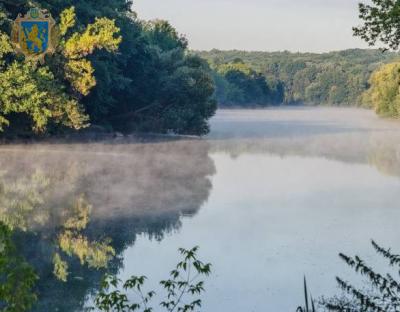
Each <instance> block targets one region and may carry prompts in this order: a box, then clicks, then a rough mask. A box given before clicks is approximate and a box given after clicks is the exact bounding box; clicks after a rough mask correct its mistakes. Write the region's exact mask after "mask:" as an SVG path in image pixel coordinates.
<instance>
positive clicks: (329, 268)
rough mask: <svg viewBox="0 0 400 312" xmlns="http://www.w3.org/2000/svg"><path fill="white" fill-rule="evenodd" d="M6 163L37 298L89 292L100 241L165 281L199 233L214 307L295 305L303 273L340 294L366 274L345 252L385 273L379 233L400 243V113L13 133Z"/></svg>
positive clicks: (7, 201) (43, 305) (302, 114)
mask: <svg viewBox="0 0 400 312" xmlns="http://www.w3.org/2000/svg"><path fill="white" fill-rule="evenodd" d="M0 163H1V167H2V173H1V187H0V190H1V193H2V194H1V195H2V196H0V204H1V205H0V207H1V208H0V217H1V219H2V221H3V222H5V223H7V224H11V225H12V226H13V227H14V228H15V230H16V232H17V246H18V248H20V250H21V251H22V253H23V254H24V257H25V259H26V260H27V261H28V262H30V263H31V264H32V265H33V266H34V267H35V268H36V270H37V271H38V275H39V277H40V280H39V281H38V292H39V303H38V305H37V307H36V310H35V311H50V310H51V311H68V312H69V311H81V310H82V308H83V306H89V305H91V302H92V298H93V293H95V292H96V290H97V289H98V285H99V281H100V278H101V276H102V274H103V273H104V272H105V270H104V269H102V266H101V264H102V263H101V261H98V259H96V258H95V257H94V256H93V255H92V254H94V252H92V254H91V249H94V248H99V246H100V249H101V252H102V253H103V255H106V256H107V257H109V260H110V261H109V263H108V270H109V272H112V273H113V274H115V275H117V276H118V277H119V278H121V279H123V280H124V279H127V278H128V277H129V276H131V275H146V276H147V277H148V282H147V287H148V288H149V289H153V288H154V289H156V291H157V293H160V294H162V290H161V289H159V286H158V285H157V282H158V281H159V280H162V279H165V278H167V277H168V273H169V271H170V270H171V269H172V268H173V266H174V265H175V264H176V263H177V261H178V260H179V255H178V252H177V249H178V248H179V247H185V248H190V247H193V246H197V245H198V246H200V251H199V257H200V258H201V259H202V260H204V261H206V262H211V263H212V265H213V266H212V274H211V276H210V277H209V278H206V284H205V288H206V293H205V294H204V295H203V297H202V299H203V308H202V311H205V312H215V311H229V312H244V311H249V312H250V311H257V312H258V311H288V312H291V311H293V312H294V311H295V310H296V308H297V306H298V305H300V304H302V303H303V301H304V299H303V276H304V275H305V276H306V277H307V281H308V285H309V288H310V291H311V292H312V294H313V297H315V298H319V297H320V296H322V295H324V296H331V295H334V294H339V293H340V292H339V290H338V289H337V287H336V282H335V277H336V276H342V277H344V278H345V279H349V280H351V281H354V282H355V283H356V284H357V283H358V280H359V279H358V278H357V276H356V275H354V274H352V272H351V271H350V270H349V269H348V268H346V266H345V264H344V263H343V262H342V261H341V260H340V259H339V257H338V253H339V252H344V253H346V254H349V255H354V254H358V255H360V256H362V257H363V258H364V259H365V260H367V261H369V263H370V264H371V265H374V266H375V267H376V268H377V269H378V270H382V271H383V272H385V269H386V263H385V262H384V261H382V260H381V259H380V258H379V256H377V255H376V254H375V253H374V250H373V249H372V247H371V243H370V241H371V239H374V240H376V241H377V242H379V243H380V244H381V245H383V246H385V247H392V248H393V249H394V250H396V248H397V251H399V252H400V247H399V246H400V244H399V243H400V236H399V226H398V223H399V220H400V206H399V203H400V201H399V194H400V193H399V192H400V123H398V122H396V121H391V120H384V119H380V118H378V117H376V116H375V115H374V113H373V112H371V111H368V110H361V109H352V108H302V107H298V108H279V109H265V110H220V111H218V113H217V115H216V116H215V117H214V118H213V119H212V121H211V133H210V134H209V135H208V136H207V137H206V138H203V139H198V138H179V139H175V138H173V137H171V138H167V139H165V138H153V139H152V140H151V141H150V142H138V141H137V140H136V139H129V138H125V139H117V140H113V141H110V142H97V143H87V144H82V143H81V144H76V143H74V144H66V143H52V144H45V143H42V144H31V145H7V146H3V147H0ZM86 208H87V209H86ZM83 219H85V220H86V221H85V222H84V226H83V227H79V226H75V227H74V226H71V222H70V221H71V220H75V221H76V220H83ZM68 220H69V221H68ZM61 238H66V239H68V241H69V242H73V243H70V245H69V247H70V249H69V252H68V248H66V247H65V244H64V245H62V242H61V241H62V239H61ZM78 238H79V239H78ZM78 240H80V241H85V242H86V245H85V246H86V248H88V249H89V251H87V250H86V253H85V252H83V253H82V250H81V251H79V248H75V249H74V247H71V246H72V245H73V244H76V242H77V241H78ZM88 246H89V247H88ZM107 247H110V248H111V249H107ZM107 250H108V251H107ZM111 250H112V252H111ZM55 254H59V255H60V256H61V258H62V259H63V261H65V263H67V264H68V270H67V271H68V272H69V274H68V277H67V282H61V281H59V280H58V279H57V278H55V277H54V274H53V271H54V268H53V267H54V263H53V262H54V261H53V260H54V255H55ZM79 255H80V257H79ZM96 260H97V262H96ZM50 307H51V308H50ZM154 307H155V309H156V310H155V311H158V310H159V307H158V306H157V304H154Z"/></svg>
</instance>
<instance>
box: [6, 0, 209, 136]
mask: <svg viewBox="0 0 400 312" xmlns="http://www.w3.org/2000/svg"><path fill="white" fill-rule="evenodd" d="M32 7H38V8H40V9H44V10H48V11H49V12H50V13H51V14H52V16H53V17H54V18H55V19H56V22H57V25H58V26H57V33H58V38H57V39H58V41H57V42H56V53H55V54H54V55H51V56H46V62H45V64H44V65H38V64H35V63H33V62H30V61H27V60H25V59H24V57H22V56H19V55H15V53H14V51H13V47H12V45H11V41H10V33H11V27H12V22H13V20H14V19H15V18H16V17H17V15H18V14H19V13H21V14H25V13H27V12H28V10H29V9H30V8H32ZM133 10H134V4H133V3H132V2H131V1H130V0H112V1H108V0H101V1H99V0H57V1H53V0H51V1H50V0H38V1H30V0H29V1H28V0H18V1H17V0H2V1H0V125H1V126H2V127H1V129H2V130H3V131H4V132H5V133H18V134H25V133H26V134H28V135H30V134H32V133H50V134H51V133H59V132H60V131H65V129H69V128H73V129H82V128H85V127H88V126H89V125H92V126H97V129H104V130H106V131H107V130H114V131H121V132H131V131H152V132H172V133H179V134H196V135H201V134H205V133H207V132H208V123H207V120H208V119H209V118H210V117H211V116H212V115H213V114H214V112H215V109H216V103H215V101H214V99H213V98H212V95H213V93H214V83H213V79H212V75H211V70H210V68H209V65H208V64H207V62H206V61H204V60H202V59H201V58H199V57H198V56H196V55H192V54H190V53H189V52H188V49H187V47H188V42H187V40H186V39H185V38H184V37H183V36H181V35H179V34H178V33H177V31H176V30H175V29H174V28H173V27H172V26H171V25H170V24H169V23H168V22H166V21H161V20H156V21H151V22H147V21H143V20H140V19H139V18H138V17H137V15H136V14H135V13H134V11H133Z"/></svg>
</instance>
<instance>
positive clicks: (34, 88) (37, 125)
mask: <svg viewBox="0 0 400 312" xmlns="http://www.w3.org/2000/svg"><path fill="white" fill-rule="evenodd" d="M0 111H1V115H0V116H1V120H0V127H2V126H4V125H7V124H8V120H7V115H8V114H11V113H25V114H26V115H27V116H29V117H30V118H31V120H32V123H33V125H32V128H33V130H34V131H36V132H43V131H45V130H46V127H47V125H48V123H49V122H50V120H53V121H54V122H55V123H58V124H62V125H64V126H68V127H72V128H75V129H80V128H82V127H84V126H85V125H86V122H87V120H88V118H87V116H86V115H85V114H84V112H83V108H82V107H81V106H80V104H79V103H78V102H77V101H76V100H75V99H73V98H72V97H70V96H69V95H68V94H67V93H66V92H65V91H64V90H63V86H62V85H60V83H59V82H58V81H57V80H56V79H55V77H54V75H53V74H52V72H51V71H50V69H49V68H48V67H46V66H44V67H39V68H36V66H34V65H33V64H30V63H19V62H14V63H12V64H11V65H10V66H8V68H7V69H6V70H4V71H2V72H0Z"/></svg>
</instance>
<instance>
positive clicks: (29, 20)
mask: <svg viewBox="0 0 400 312" xmlns="http://www.w3.org/2000/svg"><path fill="white" fill-rule="evenodd" d="M55 24H56V23H55V21H54V19H53V18H52V17H51V14H50V13H48V12H47V11H45V10H40V9H38V8H32V9H30V10H29V12H28V13H27V14H26V15H25V16H22V15H21V14H18V17H17V19H16V20H15V22H14V25H13V28H12V34H11V40H12V43H13V45H14V48H15V50H16V52H17V53H20V54H23V55H25V57H26V58H27V59H33V60H39V61H40V62H44V56H45V55H46V54H52V53H54V51H55V48H54V42H55V40H56V31H55V29H54V26H55Z"/></svg>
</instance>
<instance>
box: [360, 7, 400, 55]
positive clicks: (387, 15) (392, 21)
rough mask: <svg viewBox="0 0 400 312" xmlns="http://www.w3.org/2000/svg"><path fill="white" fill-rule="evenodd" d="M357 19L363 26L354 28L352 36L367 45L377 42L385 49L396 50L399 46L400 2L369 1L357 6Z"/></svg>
mask: <svg viewBox="0 0 400 312" xmlns="http://www.w3.org/2000/svg"><path fill="white" fill-rule="evenodd" d="M359 17H360V19H361V20H362V22H363V24H362V25H361V26H359V27H354V28H353V31H354V35H355V36H358V37H361V38H362V39H364V40H365V41H366V42H367V43H368V44H369V45H371V46H374V45H376V44H377V43H378V42H379V43H381V44H383V45H384V46H385V47H386V49H392V50H397V49H398V47H399V45H400V20H399V17H400V2H399V1H395V0H371V1H370V3H360V4H359Z"/></svg>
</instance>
